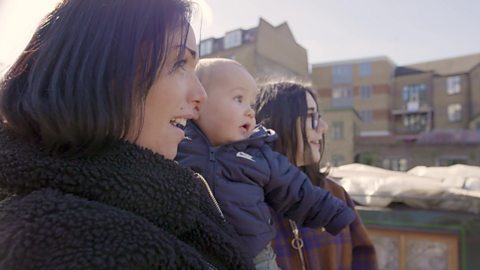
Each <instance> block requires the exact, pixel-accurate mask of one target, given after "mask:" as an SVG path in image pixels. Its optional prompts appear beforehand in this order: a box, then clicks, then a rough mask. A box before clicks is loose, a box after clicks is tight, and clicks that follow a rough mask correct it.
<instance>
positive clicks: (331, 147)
mask: <svg viewBox="0 0 480 270" xmlns="http://www.w3.org/2000/svg"><path fill="white" fill-rule="evenodd" d="M394 72H395V64H394V63H393V62H392V61H391V60H390V59H388V58H387V57H374V58H366V59H357V60H350V61H338V62H329V63H322V64H315V65H313V66H312V74H311V80H312V84H313V86H314V87H315V89H316V90H317V94H318V98H319V99H318V102H319V107H320V110H321V111H324V118H325V119H326V120H327V122H328V124H329V126H330V132H329V134H327V138H326V144H327V150H326V153H325V159H324V161H325V162H329V163H330V164H333V165H342V164H347V163H351V162H353V161H354V156H355V155H354V152H355V150H354V143H355V140H354V137H353V136H355V137H359V136H360V137H370V136H374V137H378V136H387V135H389V134H390V130H391V119H390V118H391V116H390V110H391V94H392V89H393V77H394ZM339 126H343V129H344V130H345V132H347V130H348V133H349V134H348V136H347V135H344V137H343V139H339V138H338V136H337V135H336V134H337V133H338V131H337V129H338V127H339ZM350 136H352V137H350ZM346 149H349V152H348V151H346Z"/></svg>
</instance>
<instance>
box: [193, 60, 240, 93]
mask: <svg viewBox="0 0 480 270" xmlns="http://www.w3.org/2000/svg"><path fill="white" fill-rule="evenodd" d="M225 64H232V65H237V66H238V67H240V68H242V69H245V67H244V66H242V64H240V63H239V62H237V61H235V60H232V59H229V58H203V59H200V60H199V61H198V63H197V66H196V67H195V73H196V74H197V77H198V79H199V80H200V83H201V84H202V86H203V88H205V91H206V92H207V93H208V89H209V88H210V86H211V84H212V83H213V81H214V80H215V77H216V76H218V75H217V74H218V70H217V69H218V68H220V67H221V66H222V65H225ZM245 70H246V69H245Z"/></svg>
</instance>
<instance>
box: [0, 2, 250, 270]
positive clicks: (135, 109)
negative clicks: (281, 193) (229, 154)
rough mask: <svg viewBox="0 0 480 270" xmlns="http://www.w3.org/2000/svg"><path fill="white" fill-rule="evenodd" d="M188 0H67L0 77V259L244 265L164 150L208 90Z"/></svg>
mask: <svg viewBox="0 0 480 270" xmlns="http://www.w3.org/2000/svg"><path fill="white" fill-rule="evenodd" d="M190 9H191V3H190V2H189V1H184V0H135V1H133V0H115V1H114V0H65V1H64V2H63V3H60V4H59V5H58V6H57V7H56V9H55V10H53V11H52V12H51V13H50V14H49V15H48V16H47V17H46V19H45V21H44V22H43V23H42V24H41V26H40V27H39V28H38V29H37V31H36V32H35V33H34V35H33V37H32V39H31V41H30V42H29V44H28V45H27V47H26V49H25V50H24V52H23V53H22V55H21V56H20V57H19V59H18V60H17V62H16V63H15V64H14V65H13V66H12V68H11V69H10V70H9V71H8V73H7V74H6V76H5V77H4V79H3V81H2V84H1V87H0V90H1V92H0V116H1V124H0V194H1V201H0V269H36V270H37V269H129V270H130V269H250V268H252V264H251V262H249V260H248V259H246V256H245V255H244V252H243V251H242V248H241V247H240V246H239V244H238V243H239V241H238V236H237V235H236V234H235V233H234V231H233V230H232V229H231V227H230V226H229V225H228V224H226V222H225V220H224V218H223V216H222V213H221V212H220V211H219V209H218V206H217V205H216V202H215V201H214V198H213V197H212V196H210V195H209V190H208V186H206V185H205V184H204V183H203V179H202V178H201V176H195V175H194V174H193V173H192V172H191V171H190V170H188V169H185V168H183V167H181V166H179V165H177V163H176V162H174V161H173V160H172V159H173V158H174V157H175V155H176V153H177V146H178V144H179V142H180V141H181V140H182V139H183V138H184V131H183V128H184V125H185V123H186V121H187V120H188V119H192V118H194V117H196V116H197V114H198V108H199V105H200V104H201V103H202V102H203V101H204V100H205V97H206V94H205V91H204V89H203V88H202V86H201V85H200V84H199V82H198V79H197V77H196V75H195V72H194V68H195V65H196V63H197V61H198V59H197V52H196V42H195V36H194V33H193V31H192V29H191V27H190V23H189V20H190Z"/></svg>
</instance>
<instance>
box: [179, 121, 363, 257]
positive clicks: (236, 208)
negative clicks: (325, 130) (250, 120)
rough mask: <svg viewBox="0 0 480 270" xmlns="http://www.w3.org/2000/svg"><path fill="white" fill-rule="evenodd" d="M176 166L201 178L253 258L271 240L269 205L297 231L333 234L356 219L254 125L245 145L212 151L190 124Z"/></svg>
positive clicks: (271, 136) (268, 133)
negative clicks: (308, 229) (295, 225)
mask: <svg viewBox="0 0 480 270" xmlns="http://www.w3.org/2000/svg"><path fill="white" fill-rule="evenodd" d="M185 133H186V136H187V138H186V139H185V140H183V141H182V143H180V145H179V148H178V154H177V158H176V159H177V161H179V163H180V164H182V165H184V166H187V167H190V168H191V169H193V170H194V171H196V172H198V173H200V174H202V175H203V176H204V177H205V178H206V180H207V182H208V183H209V185H210V187H211V189H212V191H213V193H214V195H215V197H216V198H217V200H218V202H219V204H220V208H221V209H222V211H223V212H224V214H225V217H226V219H227V221H229V222H230V223H231V224H233V226H234V227H235V229H236V230H237V232H238V234H239V235H240V236H241V238H242V240H243V242H244V244H245V245H246V247H247V250H249V251H250V252H251V255H252V256H255V255H256V254H258V253H259V252H260V251H261V250H262V249H263V248H265V246H266V245H267V243H268V242H270V241H271V240H272V239H273V238H274V237H275V233H276V232H275V228H274V226H273V223H272V218H271V215H270V211H269V206H270V207H271V208H273V209H274V210H275V211H277V212H278V213H280V214H283V215H284V216H286V217H288V218H290V219H292V220H294V221H296V222H297V223H298V224H299V225H301V226H307V227H325V229H326V230H327V231H328V232H330V233H331V234H337V233H338V232H340V230H341V229H342V228H344V227H345V226H347V225H349V224H350V223H351V222H352V221H353V220H354V219H355V215H354V212H353V210H352V209H350V208H349V207H348V206H347V205H346V204H345V203H344V202H343V201H341V200H339V199H337V198H335V197H334V196H332V195H331V194H330V193H329V192H328V191H326V190H324V189H322V188H319V187H316V186H313V185H312V183H311V182H310V180H309V179H308V177H307V176H306V175H305V174H304V173H303V172H302V171H301V170H300V169H298V168H297V167H296V166H294V165H293V164H291V163H290V162H289V161H288V159H287V157H285V156H284V155H281V154H280V153H277V152H275V151H273V150H272V149H271V147H270V145H269V144H270V143H271V142H273V141H274V140H275V139H276V138H277V135H276V134H275V132H274V131H272V130H267V129H266V128H264V127H263V126H260V125H259V126H257V127H256V129H255V131H254V133H253V134H252V135H251V136H250V137H249V138H248V139H246V140H242V141H238V142H234V143H230V144H225V145H221V146H212V145H211V144H210V143H209V141H208V139H207V138H206V136H205V135H204V134H203V132H202V131H201V130H200V129H199V128H198V126H196V125H195V124H194V123H193V122H189V123H188V124H187V127H186V129H185Z"/></svg>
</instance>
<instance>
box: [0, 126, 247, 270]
mask: <svg viewBox="0 0 480 270" xmlns="http://www.w3.org/2000/svg"><path fill="white" fill-rule="evenodd" d="M0 191H1V193H2V195H3V196H4V198H3V200H2V201H1V202H0V269H9V270H15V269H22V270H27V269H32V270H33V269H35V270H42V269H45V270H46V269H48V270H54V269H125V270H127V269H128V270H137V269H138V270H139V269H227V268H228V269H250V268H251V266H252V264H251V262H250V260H249V258H248V257H247V256H246V255H243V254H244V253H241V247H240V245H239V244H238V243H239V242H240V240H238V236H237V235H236V233H235V232H234V230H233V229H230V226H229V225H228V224H226V222H225V221H224V219H223V218H222V217H221V216H220V214H219V212H218V210H217V209H216V208H215V207H214V206H213V203H212V201H211V199H210V197H209V195H208V194H207V192H206V190H205V187H204V186H202V184H201V183H200V182H199V180H198V179H195V178H194V177H193V176H192V172H191V171H190V170H187V169H184V168H183V167H181V166H179V165H177V164H176V162H174V161H171V160H167V159H164V158H163V157H162V156H160V155H157V154H154V153H153V152H151V151H149V150H146V149H142V148H140V147H138V146H136V145H133V144H130V143H127V142H116V143H113V144H112V145H111V147H109V148H108V149H107V150H106V151H104V152H102V154H97V155H95V156H91V157H89V158H72V159H65V158H60V157H56V156H52V155H51V154H49V153H48V152H47V151H46V150H45V149H44V148H42V147H40V146H39V145H35V144H32V143H27V142H25V141H23V140H21V139H19V138H16V136H14V135H13V134H11V133H10V132H7V131H5V130H4V129H0Z"/></svg>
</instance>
